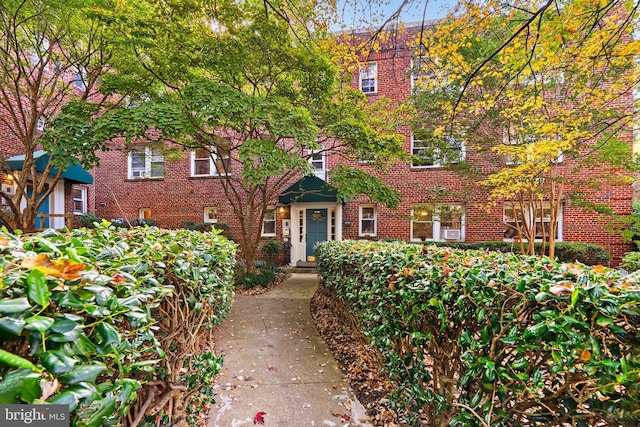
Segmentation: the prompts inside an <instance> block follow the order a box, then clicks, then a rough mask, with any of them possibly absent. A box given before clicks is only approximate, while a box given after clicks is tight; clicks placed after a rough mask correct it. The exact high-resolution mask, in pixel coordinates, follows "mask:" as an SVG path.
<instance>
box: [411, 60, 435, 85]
mask: <svg viewBox="0 0 640 427" xmlns="http://www.w3.org/2000/svg"><path fill="white" fill-rule="evenodd" d="M433 75H434V73H433V70H432V69H431V67H430V66H429V63H428V57H427V56H415V57H414V58H413V59H412V60H411V91H412V92H418V91H422V90H425V88H426V87H427V82H428V81H429V80H430V79H432V78H433Z"/></svg>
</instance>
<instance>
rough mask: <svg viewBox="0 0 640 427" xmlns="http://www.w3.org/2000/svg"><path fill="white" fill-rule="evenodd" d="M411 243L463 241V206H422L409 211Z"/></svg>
mask: <svg viewBox="0 0 640 427" xmlns="http://www.w3.org/2000/svg"><path fill="white" fill-rule="evenodd" d="M411 240H412V241H429V240H432V241H464V206H463V205H460V204H442V205H422V206H415V207H413V209H412V210H411Z"/></svg>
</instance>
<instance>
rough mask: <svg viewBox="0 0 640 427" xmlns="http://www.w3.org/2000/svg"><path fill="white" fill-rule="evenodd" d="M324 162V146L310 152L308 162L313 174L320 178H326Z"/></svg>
mask: <svg viewBox="0 0 640 427" xmlns="http://www.w3.org/2000/svg"><path fill="white" fill-rule="evenodd" d="M324 162H325V155H324V147H323V148H321V149H320V150H316V151H313V152H312V153H311V156H310V157H309V163H310V164H311V167H312V168H313V173H314V174H315V176H317V177H318V178H320V179H322V180H326V178H327V170H326V168H325V163H324Z"/></svg>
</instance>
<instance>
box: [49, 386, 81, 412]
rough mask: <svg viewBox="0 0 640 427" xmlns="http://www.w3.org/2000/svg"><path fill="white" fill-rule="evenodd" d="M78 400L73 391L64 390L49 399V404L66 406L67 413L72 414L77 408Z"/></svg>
mask: <svg viewBox="0 0 640 427" xmlns="http://www.w3.org/2000/svg"><path fill="white" fill-rule="evenodd" d="M79 400H80V399H79V397H78V395H77V394H76V393H75V392H74V391H71V390H66V391H63V392H62V393H60V394H58V395H56V396H54V397H52V398H51V399H49V403H53V404H54V405H67V406H69V411H71V412H73V410H74V409H76V407H77V406H78V401H79Z"/></svg>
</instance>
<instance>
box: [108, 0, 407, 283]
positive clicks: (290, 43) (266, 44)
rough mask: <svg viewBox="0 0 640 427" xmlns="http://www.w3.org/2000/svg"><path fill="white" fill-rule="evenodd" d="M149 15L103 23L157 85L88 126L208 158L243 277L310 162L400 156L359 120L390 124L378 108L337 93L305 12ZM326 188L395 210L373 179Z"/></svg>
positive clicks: (352, 172) (347, 92)
mask: <svg viewBox="0 0 640 427" xmlns="http://www.w3.org/2000/svg"><path fill="white" fill-rule="evenodd" d="M152 4H153V2H149V5H150V6H149V10H156V13H155V14H153V13H152V14H151V16H146V17H145V22H144V26H143V27H141V26H137V25H135V23H131V22H129V21H128V20H127V19H126V10H125V11H117V10H116V11H114V12H111V13H110V14H109V16H107V14H108V12H106V11H105V16H104V19H107V20H109V21H110V22H112V23H116V25H122V27H121V30H120V31H121V34H123V36H124V37H123V38H124V40H125V42H126V43H127V44H128V45H130V46H132V47H133V49H134V51H135V52H136V53H137V61H138V63H140V64H141V65H142V67H143V68H144V72H143V73H142V74H143V75H144V74H145V73H146V75H151V76H153V77H154V78H155V79H157V81H158V82H161V83H162V86H163V87H162V90H161V91H156V92H151V91H149V92H146V93H144V95H145V102H141V103H139V104H138V105H135V106H129V108H122V109H120V110H114V111H113V112H111V113H109V114H106V115H104V116H102V117H100V118H99V119H97V120H96V127H98V128H107V127H109V128H112V129H116V128H118V132H117V133H116V134H117V135H118V136H124V137H126V140H127V141H138V142H140V141H147V142H154V143H158V144H164V147H165V148H170V147H178V148H179V149H180V150H183V151H185V150H187V151H192V150H198V152H200V153H208V155H210V156H211V158H212V159H213V160H214V163H215V164H216V167H217V168H218V170H217V172H218V175H219V179H218V180H217V181H218V182H219V183H220V185H221V186H222V189H223V192H224V195H225V197H226V199H227V201H228V202H229V204H230V205H231V207H232V208H233V212H234V216H235V217H236V218H237V220H238V221H239V225H240V235H239V236H237V235H236V236H235V237H236V239H237V240H238V243H239V245H240V250H241V255H242V257H243V258H244V259H245V260H246V265H247V271H248V272H253V271H254V260H255V256H256V253H257V250H258V247H259V243H260V234H261V233H260V230H261V226H262V221H263V218H264V215H265V212H266V211H267V209H268V207H269V206H270V205H273V204H274V203H275V202H276V201H277V196H278V195H279V194H280V193H281V192H282V190H284V189H285V188H286V187H287V186H289V185H291V184H292V183H293V182H294V181H295V180H296V179H298V178H300V177H301V176H303V175H307V174H311V173H312V169H311V165H310V163H309V159H310V158H311V157H312V156H313V155H314V154H316V153H318V152H323V153H324V154H326V155H328V154H330V153H331V154H332V155H333V154H335V155H340V156H345V157H348V158H350V159H357V158H360V156H362V155H366V156H367V158H368V159H369V160H371V163H370V165H371V166H378V167H384V166H385V164H387V163H388V162H390V161H393V159H395V158H398V157H400V156H402V155H403V151H402V142H401V141H402V137H401V136H400V135H396V134H394V133H393V132H394V131H395V129H394V126H393V123H394V120H393V119H390V120H387V121H385V123H382V122H381V121H380V120H378V121H377V122H374V121H372V120H370V118H371V117H372V116H373V117H375V116H379V115H380V114H382V112H383V111H386V112H385V117H391V116H390V115H389V113H388V108H387V107H388V105H384V108H382V107H381V108H378V107H377V106H376V105H369V104H368V103H367V100H366V98H365V97H364V96H363V95H362V94H361V93H359V92H358V91H354V90H352V89H350V88H349V87H348V85H345V84H341V81H340V74H339V72H338V71H339V70H338V68H337V67H336V66H335V65H334V63H332V61H331V60H330V58H329V56H328V55H327V54H326V53H325V52H324V51H323V50H322V49H321V48H320V45H321V43H320V42H319V39H322V38H323V37H327V36H328V34H327V33H326V32H324V31H323V30H322V29H317V30H313V31H311V30H312V29H310V28H308V25H309V23H310V22H315V21H314V19H313V16H314V13H315V11H314V10H313V9H312V8H310V7H309V6H308V5H307V4H306V3H304V2H302V3H300V4H298V3H291V2H283V3H280V2H269V3H268V4H265V3H264V2H260V1H256V2H251V1H249V2H244V3H243V6H242V7H240V6H238V5H235V4H234V3H232V2H230V3H229V4H227V3H225V2H217V3H213V2H212V3H211V4H208V5H207V4H206V2H205V7H203V8H200V9H194V8H190V9H189V8H184V9H180V8H175V9H173V10H171V12H170V13H169V12H167V10H164V9H162V10H158V9H153V8H152V7H151V5H152ZM198 17H199V18H198ZM198 23H199V24H198ZM130 28H136V31H131V30H130ZM168 29H170V31H168ZM176 64H178V67H177V68H176ZM113 90H114V91H117V87H114V89H113ZM363 153H364V154H363ZM329 180H330V181H331V183H332V184H333V185H334V186H335V187H336V188H337V190H338V197H356V196H357V195H360V194H363V193H364V194H368V195H369V196H370V197H372V199H374V200H377V201H380V202H382V203H386V204H388V205H390V206H395V205H396V204H397V203H398V200H399V195H398V192H397V191H395V190H393V189H391V188H389V187H388V186H387V185H386V184H384V183H383V181H382V180H381V179H379V178H377V177H375V176H373V175H371V174H368V173H363V172H362V171H358V170H356V169H354V168H349V167H347V166H345V165H341V166H340V167H336V168H334V169H333V170H332V171H331V174H330V177H329Z"/></svg>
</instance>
